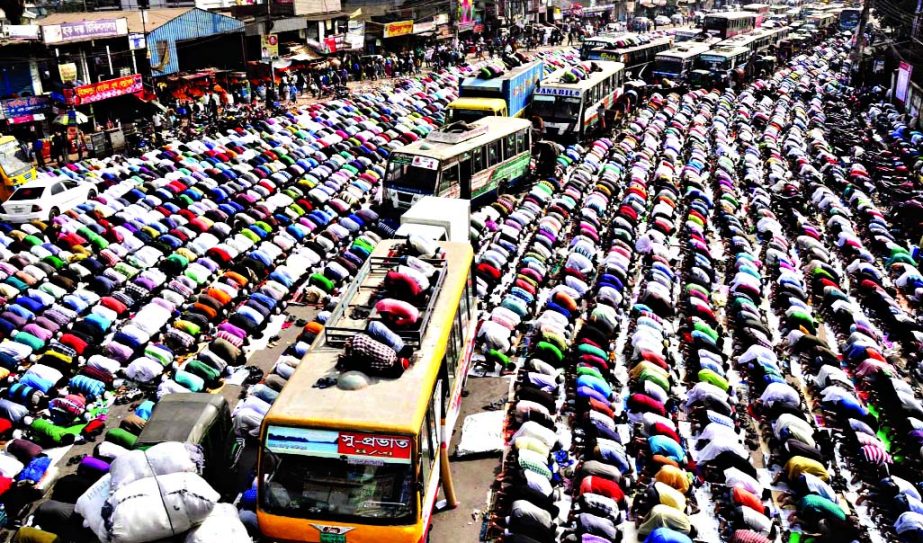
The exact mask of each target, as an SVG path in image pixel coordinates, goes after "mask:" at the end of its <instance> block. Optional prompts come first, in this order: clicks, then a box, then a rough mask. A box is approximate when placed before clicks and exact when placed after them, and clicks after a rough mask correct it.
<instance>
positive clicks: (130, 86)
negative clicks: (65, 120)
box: [64, 74, 143, 106]
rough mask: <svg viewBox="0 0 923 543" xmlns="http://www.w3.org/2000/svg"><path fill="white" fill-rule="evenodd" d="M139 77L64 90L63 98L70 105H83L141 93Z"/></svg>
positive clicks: (127, 77) (122, 78) (134, 76)
mask: <svg viewBox="0 0 923 543" xmlns="http://www.w3.org/2000/svg"><path fill="white" fill-rule="evenodd" d="M142 89H143V87H142V85H141V75H140V74H134V75H129V76H125V77H119V78H117V79H110V80H108V81H100V82H99V83H91V84H89V85H81V86H79V87H74V88H72V89H64V98H65V99H66V100H67V103H68V104H70V105H75V106H79V105H83V104H92V103H93V102H99V101H100V100H107V99H109V98H115V97H116V96H125V95H126V94H135V93H138V92H141V90H142Z"/></svg>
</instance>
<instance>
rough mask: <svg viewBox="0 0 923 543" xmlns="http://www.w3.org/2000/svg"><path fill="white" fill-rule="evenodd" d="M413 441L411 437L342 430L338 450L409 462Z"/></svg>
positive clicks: (357, 454) (346, 453) (344, 452)
mask: <svg viewBox="0 0 923 543" xmlns="http://www.w3.org/2000/svg"><path fill="white" fill-rule="evenodd" d="M412 443H413V442H412V441H411V440H410V438H409V437H401V436H389V435H384V434H363V433H359V432H340V437H339V439H338V440H337V452H338V453H340V454H345V455H350V456H352V455H355V456H369V457H373V458H382V459H390V460H392V461H406V462H408V463H409V462H410V451H411V444H412Z"/></svg>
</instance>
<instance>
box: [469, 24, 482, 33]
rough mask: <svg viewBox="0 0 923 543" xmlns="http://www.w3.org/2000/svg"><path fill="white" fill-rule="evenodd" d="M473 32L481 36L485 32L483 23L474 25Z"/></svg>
mask: <svg viewBox="0 0 923 543" xmlns="http://www.w3.org/2000/svg"><path fill="white" fill-rule="evenodd" d="M471 30H473V31H474V33H475V34H480V33H482V32H484V25H482V24H481V23H478V24H476V25H474V28H472V29H471Z"/></svg>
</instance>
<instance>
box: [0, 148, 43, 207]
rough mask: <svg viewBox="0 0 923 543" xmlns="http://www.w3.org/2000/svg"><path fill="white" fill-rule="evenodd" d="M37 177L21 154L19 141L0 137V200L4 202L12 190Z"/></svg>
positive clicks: (31, 166)
mask: <svg viewBox="0 0 923 543" xmlns="http://www.w3.org/2000/svg"><path fill="white" fill-rule="evenodd" d="M36 176H37V173H36V171H35V166H33V165H32V161H31V160H29V159H28V158H27V157H26V156H25V154H24V153H23V152H22V148H21V147H20V145H19V140H17V139H16V138H15V137H13V136H0V200H6V199H7V198H9V197H10V194H12V193H13V190H14V189H15V188H16V187H18V186H19V185H22V184H24V183H26V182H28V181H32V180H33V179H35V178H36Z"/></svg>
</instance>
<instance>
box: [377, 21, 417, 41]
mask: <svg viewBox="0 0 923 543" xmlns="http://www.w3.org/2000/svg"><path fill="white" fill-rule="evenodd" d="M411 33H413V21H397V22H394V23H387V24H386V25H385V34H384V36H385V37H386V38H396V37H397V36H406V35H407V34H411Z"/></svg>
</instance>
